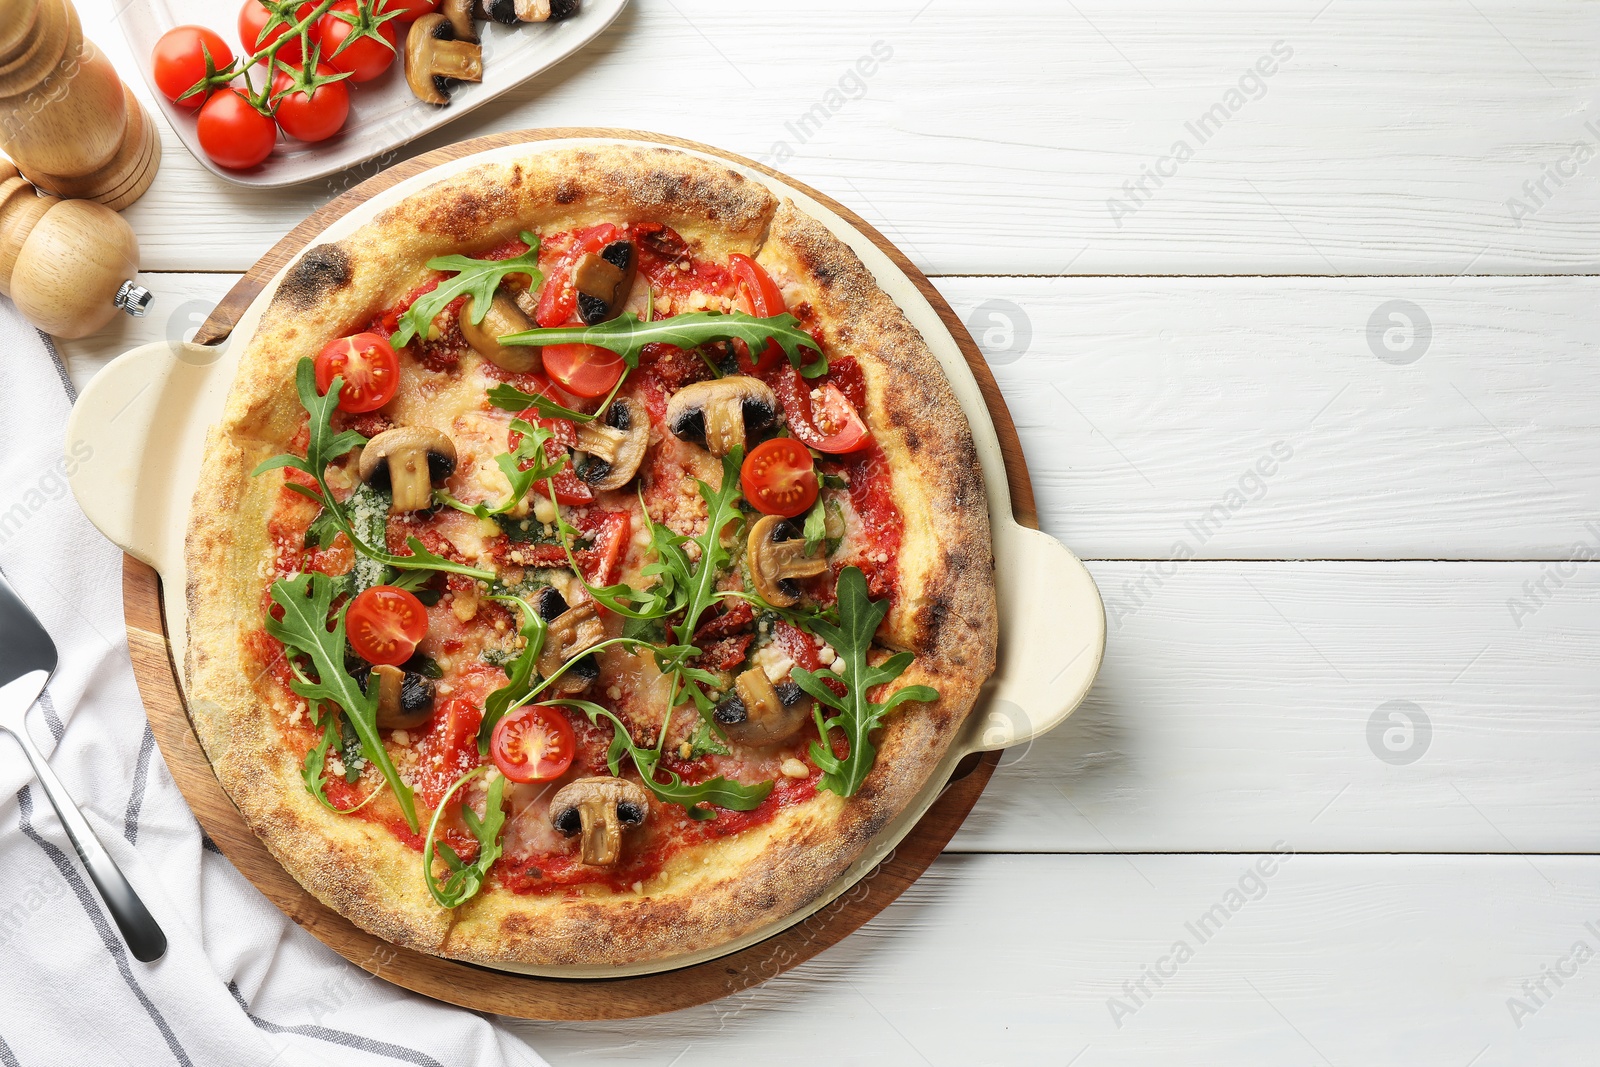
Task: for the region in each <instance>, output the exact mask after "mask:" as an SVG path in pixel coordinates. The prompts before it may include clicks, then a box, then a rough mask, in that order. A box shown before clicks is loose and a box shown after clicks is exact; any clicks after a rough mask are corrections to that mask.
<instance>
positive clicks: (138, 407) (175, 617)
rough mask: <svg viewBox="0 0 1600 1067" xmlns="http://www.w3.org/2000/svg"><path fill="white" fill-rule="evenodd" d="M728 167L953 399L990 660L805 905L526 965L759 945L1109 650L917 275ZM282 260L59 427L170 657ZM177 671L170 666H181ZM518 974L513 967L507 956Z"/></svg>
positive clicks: (824, 215)
mask: <svg viewBox="0 0 1600 1067" xmlns="http://www.w3.org/2000/svg"><path fill="white" fill-rule="evenodd" d="M602 142H603V143H622V144H630V143H632V144H644V143H647V142H642V141H634V140H631V139H625V138H610V137H607V138H564V139H555V140H542V141H539V142H536V143H533V144H513V145H509V146H506V147H501V148H496V149H492V150H489V151H485V152H481V153H477V154H474V155H468V156H464V157H462V158H459V159H455V160H452V161H450V162H447V163H444V164H442V165H440V166H437V167H434V168H431V169H429V170H426V171H423V172H421V173H419V174H416V175H413V176H412V177H410V178H407V179H405V180H403V181H400V182H398V183H397V184H395V185H393V186H391V187H389V188H388V189H385V190H384V191H382V192H380V193H378V194H377V195H375V196H373V197H372V198H371V199H369V200H367V201H365V202H364V203H362V204H361V205H359V206H357V207H356V208H355V209H354V210H352V211H350V212H349V213H348V214H346V215H344V216H343V217H341V218H339V219H338V220H337V221H336V222H334V223H333V224H332V225H331V226H329V227H328V228H327V229H326V230H325V231H324V232H323V233H322V234H321V235H319V236H318V237H316V238H313V239H312V240H311V241H310V242H308V244H307V247H310V246H313V245H315V244H317V243H320V242H321V241H325V240H337V239H339V238H342V237H344V236H347V235H348V234H350V233H351V232H352V231H354V230H355V229H356V228H358V227H359V226H361V225H363V224H364V223H366V222H368V221H369V220H370V219H371V218H372V217H373V216H374V215H376V214H377V213H378V212H379V211H381V210H383V209H384V208H385V207H388V206H389V205H391V204H393V203H395V202H396V201H398V200H400V199H402V198H404V197H405V196H407V195H409V194H411V193H414V192H416V191H418V190H419V189H421V188H423V187H424V186H426V185H429V184H432V183H433V182H435V181H437V180H439V179H441V178H443V177H445V176H447V175H450V174H453V173H456V172H458V171H460V170H463V169H466V168H468V167H472V166H475V165H478V164H481V163H485V162H491V161H504V160H507V159H511V158H518V157H522V156H526V155H529V154H533V153H538V152H548V151H554V150H559V149H562V148H567V147H572V146H575V145H580V144H592V143H602ZM698 154H701V155H704V156H705V157H706V158H708V159H712V160H715V161H716V162H719V163H722V164H725V165H728V166H731V167H733V168H734V169H736V170H738V171H740V172H741V173H743V174H744V175H745V176H746V177H748V178H750V179H752V180H754V181H758V182H761V183H763V184H765V185H767V186H768V187H769V188H770V189H771V190H772V191H773V192H774V193H775V194H776V195H778V196H780V197H788V198H790V199H792V200H793V201H794V202H795V203H796V204H797V205H798V206H799V207H800V208H802V209H803V210H805V211H806V212H808V213H809V214H811V215H812V216H813V217H815V218H817V219H819V220H820V221H822V222H823V223H824V224H825V225H827V226H828V227H829V228H830V229H831V230H832V231H833V232H834V233H835V234H837V235H838V236H839V238H840V239H841V240H843V241H845V242H846V243H847V244H849V245H850V246H851V248H853V249H854V250H855V252H856V254H857V255H859V256H860V257H861V259H862V261H863V262H864V263H865V264H866V265H867V267H868V268H869V269H870V270H871V271H872V272H873V274H874V275H875V276H876V278H877V280H878V283H879V285H881V286H882V287H883V289H884V291H885V292H887V293H888V294H889V295H890V296H891V297H893V298H894V300H895V301H896V302H897V303H898V304H899V305H900V307H901V308H902V310H904V312H905V313H906V315H907V317H908V318H909V319H910V320H911V322H912V324H913V325H914V326H916V327H917V329H918V330H920V331H921V333H922V335H923V337H924V338H926V340H927V342H928V345H929V347H930V348H931V349H932V350H933V352H934V353H935V355H936V356H937V357H938V358H939V360H940V362H941V364H942V365H943V367H944V371H945V373H946V375H948V377H949V379H950V382H951V384H952V386H953V387H954V389H955V392H956V395H957V397H958V398H959V400H960V402H961V406H962V409H963V410H964V411H965V413H966V416H967V418H968V419H969V421H970V422H971V424H972V431H973V438H974V441H975V443H976V445H977V451H978V456H979V460H980V462H981V464H982V466H983V473H984V477H985V480H986V482H987V485H988V495H989V515H990V522H991V525H992V528H993V537H994V556H995V565H996V575H997V579H998V587H999V589H998V592H999V611H1000V658H999V665H998V667H997V669H996V671H995V673H994V676H993V677H992V678H991V679H990V681H989V683H988V685H987V686H986V687H985V689H984V692H983V694H982V696H981V697H980V700H979V704H978V707H977V708H976V709H975V710H974V713H973V716H972V719H971V721H970V723H969V725H968V729H967V730H966V731H965V733H964V735H963V736H962V737H961V738H959V739H958V740H957V741H956V742H955V743H954V744H953V745H952V746H951V749H950V752H949V753H948V755H947V757H946V759H945V761H944V764H943V765H942V766H941V767H940V768H939V770H938V771H937V772H936V773H934V774H933V775H932V776H930V778H929V780H928V785H927V787H926V788H925V789H924V790H923V792H922V793H921V794H920V795H919V796H918V798H917V800H916V801H915V802H914V803H913V804H912V805H911V806H910V807H909V808H908V809H907V810H906V811H905V812H904V813H903V814H902V815H901V817H900V818H899V819H897V820H895V821H894V822H893V823H891V824H889V825H888V826H886V827H884V829H883V830H881V831H880V832H879V833H878V835H877V836H876V837H875V838H874V839H873V841H872V843H871V846H870V847H869V848H868V849H867V851H866V852H865V854H864V855H863V856H862V857H861V859H860V860H859V861H858V862H857V863H855V864H854V865H853V866H852V867H851V868H850V869H849V870H848V871H846V872H845V874H844V875H843V876H841V878H840V879H839V880H838V881H837V882H836V883H835V884H834V885H833V886H832V887H831V889H830V891H829V892H828V893H826V894H824V896H823V897H822V898H820V899H819V900H817V901H815V902H814V903H813V905H812V906H811V907H810V908H807V909H805V910H803V911H800V912H797V913H794V914H791V915H789V916H787V917H785V918H784V919H782V920H781V921H779V922H777V923H774V924H773V925H771V926H769V927H766V928H764V929H762V930H759V931H756V932H754V933H752V934H750V935H749V936H747V937H746V938H743V939H741V940H739V941H736V942H731V943H728V944H725V945H719V946H717V947H716V948H714V949H706V950H702V951H698V952H690V953H686V954H685V955H682V956H678V957H673V958H671V959H668V960H660V961H655V962H653V963H649V964H641V965H638V966H635V967H629V968H615V967H607V968H583V967H546V968H538V967H529V968H525V969H520V970H522V971H523V973H528V974H538V975H553V976H559V977H571V978H593V977H621V976H625V975H638V974H649V973H655V972H659V971H666V970H672V969H675V968H679V967H685V966H689V965H692V964H695V963H700V962H704V961H705V960H708V959H713V958H716V957H718V956H721V955H724V954H727V953H731V952H735V951H737V950H739V949H742V948H744V947H747V946H749V945H752V944H755V943H756V942H758V941H761V940H763V939H765V938H767V937H769V936H771V935H773V934H775V933H777V932H779V931H781V930H783V929H785V928H787V927H789V926H791V925H793V924H794V923H797V922H800V921H802V920H803V919H805V918H806V917H807V916H809V915H811V914H812V913H813V912H815V911H817V910H820V909H821V908H823V907H825V906H826V905H828V904H829V903H830V902H831V901H833V900H834V899H835V898H837V897H838V896H839V894H841V893H843V892H845V891H846V890H847V889H849V888H850V887H851V886H852V885H853V884H854V883H855V882H856V881H857V880H858V879H860V878H861V877H862V876H863V875H864V874H865V873H866V872H868V871H870V870H872V869H873V868H874V867H875V866H877V865H878V863H879V862H880V861H882V860H883V859H884V857H885V856H886V855H887V854H888V853H889V852H890V851H891V850H892V849H893V848H894V847H895V845H896V844H897V843H898V842H899V841H900V840H901V839H902V838H903V837H904V836H905V835H906V833H907V832H908V831H909V830H910V829H911V828H912V827H913V826H914V825H915V824H916V822H917V820H918V819H919V818H921V816H922V815H923V813H924V812H926V811H927V809H928V807H929V806H930V805H931V804H932V803H933V801H934V800H935V799H936V798H937V797H938V795H939V792H940V790H941V789H942V788H943V786H944V784H945V783H946V781H948V779H949V777H950V774H951V771H952V770H953V769H954V768H955V765H956V764H957V762H959V761H960V760H961V759H962V758H963V757H965V756H967V755H969V754H971V753H974V752H985V751H993V750H997V749H1003V748H1010V747H1012V746H1014V745H1020V744H1025V743H1027V742H1029V741H1031V740H1033V739H1034V738H1036V737H1038V736H1040V735H1042V734H1044V733H1046V732H1048V731H1049V730H1051V729H1053V728H1055V727H1056V726H1058V725H1059V724H1060V723H1061V722H1062V721H1064V720H1065V719H1066V718H1067V716H1068V715H1070V714H1071V713H1072V711H1073V710H1074V709H1075V708H1076V707H1077V706H1078V704H1079V703H1080V702H1081V701H1082V700H1083V697H1084V695H1085V694H1086V693H1087V692H1088V690H1089V687H1090V685H1091V684H1092V683H1093V681H1094V678H1095V675H1096V673H1097V671H1098V670H1099V667H1100V661H1101V657H1102V654H1103V652H1104V648H1105V614H1104V611H1103V608H1102V605H1101V600H1100V595H1099V592H1098V590H1097V589H1096V587H1095V584H1094V581H1093V579H1092V578H1091V577H1090V575H1089V572H1088V571H1087V569H1086V568H1085V567H1084V566H1083V564H1082V563H1081V562H1080V561H1079V560H1078V559H1077V558H1076V557H1075V556H1074V555H1073V554H1072V553H1071V552H1070V551H1068V550H1067V548H1066V547H1065V546H1064V545H1062V544H1061V542H1059V541H1057V540H1056V539H1055V538H1053V537H1050V536H1049V535H1047V534H1044V533H1041V532H1040V531H1038V530H1035V529H1032V528H1029V527H1026V526H1023V525H1021V524H1019V523H1018V522H1017V520H1016V519H1015V517H1014V516H1013V514H1012V508H1011V498H1010V491H1009V489H1008V485H1007V477H1006V469H1005V464H1004V458H1003V456H1002V452H1001V447H1000V441H999V438H998V437H997V435H996V432H995V428H994V423H993V421H992V419H991V418H990V415H989V409H988V408H987V407H986V405H985V402H984V398H983V395H982V393H981V391H980V389H979V386H978V383H977V381H976V379H975V378H974V377H973V375H972V372H971V370H970V369H969V367H968V365H967V363H966V361H965V359H964V358H963V355H962V352H961V348H960V346H959V345H958V343H957V342H956V340H955V338H954V337H953V336H952V335H951V333H950V331H949V330H948V329H947V328H946V326H945V325H944V322H943V321H942V320H941V319H940V317H939V314H938V312H937V311H936V310H935V309H934V307H933V306H932V305H931V304H930V303H929V302H928V300H927V298H925V297H924V296H923V295H922V292H921V291H920V290H919V289H918V287H917V286H916V284H915V283H914V282H913V281H912V280H911V278H910V277H908V276H907V274H906V273H905V272H903V271H902V270H901V269H900V268H899V267H897V266H896V265H895V263H894V261H893V260H892V259H891V258H890V257H889V256H888V255H887V254H886V253H885V252H884V251H883V250H882V249H880V248H879V247H878V246H877V245H876V244H874V242H873V241H872V239H871V238H869V237H868V236H867V235H866V234H864V233H862V232H861V231H860V230H858V229H856V228H855V227H853V226H851V225H850V224H849V223H848V222H846V221H845V219H843V218H842V217H841V216H839V215H838V214H837V213H835V212H834V211H832V210H830V209H829V208H828V207H827V206H825V205H824V204H822V203H820V202H818V201H817V200H816V199H814V198H813V197H811V196H809V195H807V194H806V193H805V192H803V191H802V190H800V189H797V188H795V187H793V186H792V185H789V184H787V183H786V182H784V181H782V180H781V179H779V178H777V177H774V176H772V175H771V174H769V173H764V172H762V171H759V170H756V169H754V168H751V167H748V166H745V165H743V164H742V163H739V162H737V161H732V160H729V159H726V158H723V157H720V156H717V155H715V154H712V153H710V152H703V153H698ZM298 258H299V257H298V255H297V256H296V257H295V258H294V259H291V260H289V261H288V262H287V263H286V264H285V266H284V267H283V268H282V269H281V270H280V271H279V272H278V274H277V275H275V276H274V277H273V279H272V280H271V282H269V283H268V284H267V286H266V288H265V289H264V290H263V291H262V292H261V293H260V295H259V296H258V297H257V298H256V299H255V301H254V302H253V303H252V304H251V305H250V307H249V308H248V309H247V310H246V311H245V312H244V313H243V315H242V316H241V317H240V319H239V321H238V324H237V325H236V326H235V327H234V329H233V331H232V333H231V334H230V335H229V336H228V338H227V339H226V340H225V341H224V342H222V343H221V344H219V345H217V346H215V347H206V346H201V345H195V344H191V343H186V342H182V341H158V342H155V343H152V344H148V345H145V346H143V347H140V348H136V349H133V350H132V351H130V352H127V353H125V354H123V355H122V356H120V357H118V358H117V359H116V360H114V361H112V362H111V363H110V364H109V365H107V366H106V367H105V369H103V370H102V371H101V372H100V373H99V374H98V375H97V376H96V377H95V378H94V379H93V380H92V381H91V382H90V383H89V385H88V387H87V388H86V389H85V390H84V391H83V395H82V396H81V397H80V398H79V400H78V403H77V406H76V407H75V408H74V410H73V413H72V418H71V420H70V422H69V426H68V441H69V446H71V445H74V444H75V445H76V446H77V451H74V452H73V454H74V455H81V454H84V452H83V445H84V444H87V445H88V447H89V452H88V455H89V456H90V458H89V459H88V460H87V461H85V462H84V463H82V464H81V465H80V466H79V467H78V469H77V471H76V473H75V474H74V475H73V476H72V479H71V481H72V488H73V492H74V494H75V495H76V497H77V499H78V502H79V504H80V505H81V506H82V507H83V510H84V512H85V513H86V514H87V515H88V516H89V518H90V519H91V520H92V521H93V522H94V524H95V525H96V526H97V527H99V529H100V530H101V531H102V532H103V533H104V534H105V535H106V536H107V537H109V538H110V539H111V540H112V541H113V542H115V543H116V544H118V545H120V546H121V547H122V548H123V549H125V550H126V551H127V552H129V553H130V554H132V555H133V556H135V557H137V558H138V559H140V560H143V561H144V562H146V563H148V564H150V565H151V566H152V567H154V568H155V569H156V570H157V571H158V572H159V573H160V575H161V578H162V589H163V596H164V598H165V608H166V624H167V632H168V637H169V640H170V642H171V645H172V652H173V660H174V662H175V663H177V664H179V665H181V664H182V663H183V659H184V655H183V652H184V643H185V623H186V618H185V605H184V588H185V584H186V583H185V577H186V576H185V568H184V555H183V543H184V536H185V532H186V530H187V528H188V523H189V507H190V501H191V499H192V497H193V495H194V490H195V487H196V484H197V481H198V478H199V472H200V461H201V455H202V452H203V449H204V443H205V434H206V430H207V428H208V427H210V426H211V425H213V424H215V423H216V422H218V421H219V420H220V418H221V415H222V411H223V406H224V402H225V400H226V397H227V394H228V390H229V387H230V386H231V384H232V382H233V378H234V374H235V370H236V368H237V366H238V362H239V357H240V355H241V354H242V353H243V352H244V350H245V348H246V347H247V346H248V344H249V342H250V339H251V336H252V335H253V333H254V331H255V328H256V326H257V323H258V322H259V320H260V317H261V312H262V310H263V309H264V308H265V307H266V305H267V304H268V303H269V302H270V300H271V299H272V295H273V293H274V292H275V291H276V288H277V285H278V283H279V281H280V280H281V279H282V277H283V273H284V272H285V271H287V270H288V267H289V266H290V265H292V264H293V263H294V262H296V261H297V260H298ZM180 681H181V669H180ZM508 969H512V970H519V969H517V968H508Z"/></svg>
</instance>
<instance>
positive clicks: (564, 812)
mask: <svg viewBox="0 0 1600 1067" xmlns="http://www.w3.org/2000/svg"><path fill="white" fill-rule="evenodd" d="M649 812H650V798H649V796H648V795H646V794H645V791H644V790H643V789H642V788H641V787H639V786H637V785H635V784H634V783H633V782H630V781H628V780H627V779H625V778H610V777H606V776H601V777H596V778H579V779H578V780H577V781H575V782H571V783H569V784H567V785H564V786H562V787H561V789H560V790H559V791H558V792H557V793H556V795H555V796H554V797H553V798H552V799H551V801H550V825H552V826H554V827H555V828H556V829H557V830H558V831H560V832H561V833H563V834H566V835H567V836H568V837H571V836H572V835H573V834H578V833H581V834H582V835H583V837H582V845H583V849H582V860H583V862H584V863H587V864H589V865H590V866H592V867H608V866H610V865H611V864H613V863H615V862H617V858H618V857H619V856H621V855H622V830H623V827H626V826H640V825H643V823H644V819H645V816H646V815H647V814H649Z"/></svg>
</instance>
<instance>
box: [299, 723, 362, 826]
mask: <svg viewBox="0 0 1600 1067" xmlns="http://www.w3.org/2000/svg"><path fill="white" fill-rule="evenodd" d="M316 708H317V705H316V704H315V703H313V704H311V713H312V714H311V721H312V723H314V724H316V725H320V726H321V727H322V740H320V741H318V742H317V743H316V744H315V745H314V746H312V748H311V750H310V751H308V752H307V753H306V758H305V761H304V762H303V763H302V764H301V767H300V777H301V779H302V780H303V781H304V782H305V783H306V791H307V792H309V793H310V794H311V795H312V796H314V797H316V798H317V803H318V804H321V805H322V806H323V807H325V808H327V809H328V810H329V811H331V812H333V813H334V814H335V815H354V814H355V813H356V812H358V811H360V810H361V809H362V808H364V807H366V806H367V805H368V804H370V803H371V802H372V798H373V797H375V796H377V795H378V792H379V790H377V789H374V790H373V791H372V792H370V793H368V794H367V799H366V800H363V801H362V802H361V803H359V804H357V805H356V806H355V807H353V808H336V807H334V806H333V801H331V800H329V799H328V792H327V787H326V786H325V785H323V782H322V776H323V771H324V770H325V769H326V768H327V765H328V750H329V749H330V748H332V747H333V746H334V744H335V743H337V742H338V741H339V740H340V736H341V732H340V725H339V713H338V712H336V711H335V710H333V709H332V708H329V709H328V711H327V714H326V716H325V717H324V718H323V719H322V720H321V721H320V722H318V720H317V716H316Z"/></svg>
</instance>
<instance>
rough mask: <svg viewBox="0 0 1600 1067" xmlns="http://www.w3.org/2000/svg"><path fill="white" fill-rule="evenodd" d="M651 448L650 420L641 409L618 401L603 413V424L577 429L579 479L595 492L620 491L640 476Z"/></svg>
mask: <svg viewBox="0 0 1600 1067" xmlns="http://www.w3.org/2000/svg"><path fill="white" fill-rule="evenodd" d="M649 444H650V418H649V416H648V415H647V414H646V413H645V410H644V405H643V404H640V403H639V402H638V401H636V400H631V399H629V398H628V397H625V396H624V397H618V398H617V399H616V400H614V401H612V403H611V406H610V407H609V408H607V409H606V416H605V421H604V422H603V423H601V422H587V423H584V424H582V425H580V426H579V427H578V451H579V452H580V453H582V454H583V458H582V459H580V460H579V461H578V463H577V472H578V477H579V478H582V479H583V480H584V481H586V482H588V483H589V484H590V485H592V486H593V487H594V488H596V489H621V488H622V487H623V486H625V485H627V484H628V483H629V482H630V481H632V480H633V476H634V475H635V474H637V473H639V464H640V463H642V462H644V453H645V449H646V448H647V447H649Z"/></svg>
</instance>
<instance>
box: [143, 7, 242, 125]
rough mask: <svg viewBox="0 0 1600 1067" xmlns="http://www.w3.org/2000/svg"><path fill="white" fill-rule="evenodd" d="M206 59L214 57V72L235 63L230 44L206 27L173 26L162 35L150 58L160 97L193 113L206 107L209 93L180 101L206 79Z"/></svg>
mask: <svg viewBox="0 0 1600 1067" xmlns="http://www.w3.org/2000/svg"><path fill="white" fill-rule="evenodd" d="M207 56H210V57H211V69H212V70H214V71H215V70H221V69H222V68H223V67H226V66H227V65H228V64H229V63H232V62H233V51H232V50H231V49H230V48H229V47H228V44H227V42H226V41H224V40H223V39H222V38H221V36H219V35H218V34H215V33H212V32H211V31H210V30H208V29H206V28H205V27H204V26H174V27H173V28H172V29H170V30H168V31H167V32H166V33H163V34H162V35H161V40H159V41H157V42H156V47H155V51H154V52H153V53H151V56H150V65H151V67H152V68H153V73H154V74H155V81H156V88H157V89H160V90H161V95H162V96H164V97H166V98H167V99H168V100H171V101H172V102H173V103H174V104H176V105H178V106H179V107H186V108H189V109H191V110H193V109H195V108H198V107H199V106H200V105H201V104H203V103H205V102H206V98H207V97H209V96H210V95H211V94H210V93H209V92H202V93H195V94H194V95H193V96H191V97H189V98H187V99H185V100H179V99H178V97H180V96H182V95H183V94H184V93H186V92H188V91H189V90H190V89H191V88H192V87H193V86H194V84H195V83H196V82H198V81H199V80H200V79H201V78H204V77H205V76H206V57H207Z"/></svg>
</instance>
